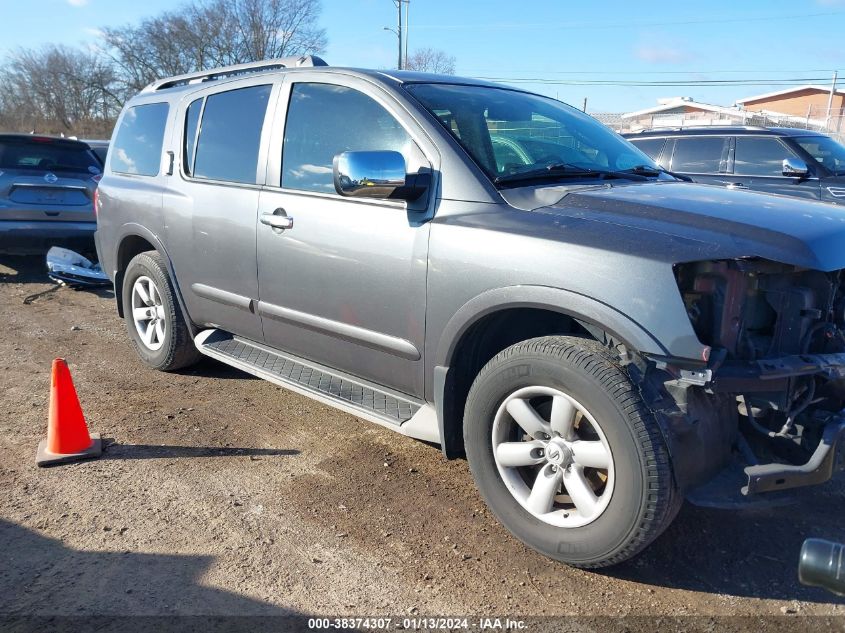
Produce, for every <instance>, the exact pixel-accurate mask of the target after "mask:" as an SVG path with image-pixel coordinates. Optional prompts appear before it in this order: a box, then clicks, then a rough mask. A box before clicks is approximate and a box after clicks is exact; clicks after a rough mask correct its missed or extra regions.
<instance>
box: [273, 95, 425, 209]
mask: <svg viewBox="0 0 845 633" xmlns="http://www.w3.org/2000/svg"><path fill="white" fill-rule="evenodd" d="M365 150H393V151H397V152H401V153H402V154H403V155H404V156H405V161H406V163H408V164H409V165H413V164H417V165H419V164H422V162H424V161H425V158H424V156H423V155H422V152H421V151H420V150H419V148H417V146H416V144H415V143H414V141H413V140H411V137H410V136H409V135H408V133H407V132H406V131H405V129H404V128H403V127H402V126H401V125H400V124H399V122H398V121H397V120H396V119H395V118H394V117H393V115H392V114H390V112H388V111H387V110H385V109H384V108H383V107H382V106H381V105H380V104H379V103H378V102H377V101H375V100H374V99H372V98H371V97H368V96H367V95H365V94H364V93H362V92H359V91H358V90H354V89H352V88H346V87H344V86H335V85H329V84H308V83H297V84H294V85H293V90H292V92H291V97H290V105H289V106H288V115H287V122H286V123H285V140H284V146H283V150H282V152H283V153H282V187H285V188H288V189H299V190H304V191H319V192H323V193H334V191H335V188H334V178H333V175H332V161H333V159H334V157H335V154H339V153H341V152H345V151H365Z"/></svg>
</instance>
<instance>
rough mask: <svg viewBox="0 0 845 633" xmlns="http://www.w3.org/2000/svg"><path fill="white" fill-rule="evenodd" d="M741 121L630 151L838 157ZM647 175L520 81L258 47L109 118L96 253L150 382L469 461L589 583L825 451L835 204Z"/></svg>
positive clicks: (840, 369) (614, 140) (496, 498)
mask: <svg viewBox="0 0 845 633" xmlns="http://www.w3.org/2000/svg"><path fill="white" fill-rule="evenodd" d="M757 132H759V133H757V134H749V135H745V134H740V133H738V132H736V131H731V132H730V133H727V132H726V133H725V135H724V137H718V136H707V135H704V134H702V135H701V138H703V139H704V140H705V144H706V145H707V147H708V148H709V149H708V151H710V155H711V157H710V158H709V159H707V158H701V157H699V158H695V157H693V158H690V159H689V160H688V162H686V163H684V162H683V161H682V160H681V159H682V158H684V157H685V156H687V155H688V154H689V152H687V146H686V143H687V141H688V140H690V139H692V140H696V139H698V137H697V136H696V137H695V138H692V136H693V135H691V137H689V138H688V137H686V136H684V135H682V134H680V133H678V134H674V133H672V134H665V133H664V137H662V138H658V137H655V138H653V139H652V138H651V137H649V140H650V141H652V146H651V151H652V152H654V153H655V155H656V156H658V158H659V160H664V158H663V157H664V155H665V156H667V157H668V158H667V159H666V160H667V161H668V162H666V163H664V164H665V165H667V166H668V167H669V171H671V170H672V169H679V168H683V170H685V171H689V172H691V173H693V174H695V175H702V174H706V172H707V171H708V169H711V168H712V169H713V171H715V172H721V171H724V172H725V174H727V173H730V177H728V178H726V179H727V180H730V181H734V180H733V179H735V178H739V177H745V176H750V177H753V178H754V181H753V182H756V179H757V178H758V177H759V178H767V177H769V178H783V177H784V176H783V175H782V174H780V175H778V174H773V173H768V172H770V171H771V170H772V169H775V170H782V168H783V167H784V165H786V166H787V167H789V169H791V170H793V172H791V173H790V176H789V178H790V179H791V180H794V181H796V182H799V181H802V180H808V179H809V178H808V177H809V175H810V170H812V174H813V177H814V178H817V179H819V180H821V178H822V174H824V177H825V178H828V177H832V178H835V177H836V174H837V173H838V171H839V170H840V160H841V158H840V154H839V153H838V152H839V150H838V149H836V148H835V147H831V146H830V145H829V144H827V142H826V141H824V139H823V137H818V136H815V137H812V138H811V140H810V141H806V139H805V137H806V136H809V135H806V134H805V135H804V136H799V135H797V134H791V133H789V132H786V133H781V134H780V135H776V134H769V133H766V132H764V131H757ZM645 137H646V135H643V140H644V139H645ZM785 138H788V139H789V141H788V142H787V141H786V140H783V139H785ZM747 141H751V142H752V144H753V143H757V144H756V145H754V146H753V147H752V146H750V145H749V146H746V142H747ZM758 141H763V142H764V143H762V144H761V143H759V142H758ZM793 141H794V143H795V145H792V144H788V143H792V142H793ZM772 143H774V144H775V145H772ZM658 146H659V151H657V152H655V150H654V148H656V147H658ZM766 147H769V150H768V151H769V154H768V155H769V156H771V155H772V154H771V152H773V151H774V150H777V151H776V152H774V154H773V155H774V156H775V158H771V157H770V158H766V156H765V155H766V151H765V148H766ZM772 148H774V150H773V149H772ZM799 150H800V151H799ZM785 159H788V160H787V163H783V161H784V160H785ZM684 160H687V159H685V158H684ZM799 160H803V161H804V163H805V165H804V166H802V165H801V164H800V163H799V162H798V161H799ZM676 161H677V162H676ZM811 161H813V162H812V163H811ZM682 163H683V164H682ZM758 163H759V164H762V165H763V167H759V166H756V165H757V164H758ZM686 165H690V166H691V168H690V169H687V168H686ZM773 165H774V166H773ZM805 168H806V170H807V174H801V173H798V172H801V171H802V170H804V169H805ZM748 170H752V173H744V172H747V171H748ZM766 170H768V171H766ZM823 170H824V171H823ZM669 171H667V169H664V168H663V167H661V165H660V164H658V163H657V162H655V161H653V160H652V159H651V158H650V157H649V156H648V155H647V154H646V153H643V152H642V151H641V150H640V149H638V148H637V147H636V146H635V145H632V144H631V143H629V142H627V141H625V140H624V139H622V138H621V137H620V136H619V135H617V134H615V133H613V132H611V131H610V130H609V129H608V128H606V127H604V126H603V125H601V124H599V123H598V122H597V121H595V120H594V119H592V118H590V117H588V116H586V115H585V114H583V113H581V112H580V111H578V110H576V109H573V108H571V107H569V106H566V105H564V104H562V103H560V102H558V101H555V100H553V99H549V98H546V97H542V96H539V95H536V94H532V93H529V92H526V91H522V90H518V89H513V88H507V87H503V86H499V85H496V84H492V83H487V82H483V81H476V80H472V79H459V78H456V77H452V76H440V75H428V74H420V73H410V72H401V71H396V72H393V71H366V70H353V69H344V68H330V67H326V66H325V63H324V62H322V60H319V59H317V58H310V57H306V58H291V59H283V60H273V61H271V62H265V63H258V64H251V65H241V66H237V67H231V68H226V69H215V70H212V71H208V72H202V73H194V74H190V75H184V76H180V77H173V78H168V79H163V80H161V81H157V82H155V83H154V84H152V85H150V86H148V87H147V88H146V89H144V90H143V91H142V92H141V93H140V94H138V95H137V96H136V97H135V98H133V99H132V100H131V101H129V102H128V103H127V104H126V106H125V108H124V110H123V112H122V113H121V115H120V118H119V120H118V122H117V127H116V132H115V135H114V140H113V147H112V151H111V152H110V153H109V160H108V161H107V164H106V166H105V171H104V175H103V178H102V180H101V182H100V185H99V195H98V197H97V201H96V203H95V204H96V208H97V233H96V242H97V251H98V253H99V256H100V262H101V264H102V268H103V270H104V271H105V272H106V273H107V274H108V276H109V278H110V279H111V280H112V282H113V284H114V291H115V297H116V306H117V312H118V314H119V315H120V316H121V317H122V318H123V319H124V320H125V323H126V328H127V333H128V336H129V338H130V340H131V342H132V344H133V346H134V348H135V350H136V352H137V354H138V357H139V358H140V359H141V361H142V362H143V363H145V364H146V365H147V366H148V367H150V368H154V369H158V370H162V371H172V370H176V369H179V368H182V367H185V366H188V365H190V364H192V363H194V362H196V361H197V360H198V358H200V355H203V354H204V355H207V356H210V357H213V358H216V359H218V360H220V361H222V362H224V363H227V364H229V365H232V366H234V367H237V368H239V369H242V370H243V371H246V372H249V373H252V374H254V375H256V376H259V377H261V378H264V379H266V380H269V381H271V382H274V383H276V384H278V385H281V386H283V387H286V388H288V389H291V390H294V391H297V392H300V393H302V394H305V395H307V396H309V397H312V398H315V399H317V400H320V401H322V402H324V403H327V404H329V405H331V406H334V407H337V408H338V409H341V410H344V411H347V412H350V413H353V414H354V415H357V416H359V417H361V418H364V419H366V420H370V421H373V422H375V423H378V424H381V425H383V426H385V427H387V428H389V429H393V430H395V431H397V432H398V433H400V434H404V435H408V436H411V437H415V438H419V439H422V440H426V441H429V442H434V443H437V444H439V445H440V446H441V447H442V450H443V452H444V455H445V456H446V457H448V458H453V457H457V456H460V455H466V457H467V459H468V461H469V466H470V469H471V471H472V474H473V477H474V479H475V481H476V483H477V485H478V488H479V490H480V491H481V494H482V496H483V498H484V499H485V501H486V502H487V504H488V505H489V507H490V508H491V509H492V511H493V512H494V513H495V514H496V516H497V517H498V518H499V519H500V520H501V522H502V523H503V524H504V525H505V526H506V527H507V528H508V529H509V530H510V531H511V532H512V533H513V534H514V535H515V536H516V537H517V538H519V539H521V540H522V541H524V542H525V543H527V544H529V545H530V546H531V547H533V548H535V549H537V550H538V551H540V552H543V553H544V554H546V555H548V556H550V557H553V558H556V559H558V560H561V561H565V562H567V563H570V564H573V565H578V566H582V567H601V566H607V565H612V564H616V563H619V562H621V561H624V560H627V559H629V558H630V557H632V556H634V555H636V554H637V553H638V552H640V551H641V550H642V549H643V548H645V547H647V546H648V545H649V543H651V542H652V541H653V540H654V539H655V538H656V537H657V536H658V535H659V534H661V533H662V532H663V531H664V530H665V528H666V527H667V526H668V525H669V524H670V523H671V522H672V520H673V519H674V517H675V515H676V513H677V511H678V509H679V507H680V504H681V501H682V500H683V499H684V497H685V496H686V495H689V494H691V493H695V495H696V497H697V498H699V499H701V498H702V497H703V498H705V499H706V500H707V501H708V503H709V504H710V505H719V504H722V505H725V506H728V507H736V505H737V503H738V502H737V499H738V498H739V499H741V500H745V501H746V502H752V501H754V500H757V499H761V498H762V499H766V498H767V497H770V496H771V495H781V494H783V493H785V492H786V491H789V490H791V489H796V488H801V487H805V486H812V485H817V484H820V483H823V482H825V481H827V480H829V479H830V478H831V477H833V476H834V474H835V473H836V472H838V471H839V470H840V469H842V468H843V464H845V459H843V451H845V449H843V444H845V440H843V437H845V419H844V418H843V417H842V413H841V412H842V410H843V408H845V285H843V282H844V281H845V274H843V269H845V249H843V248H842V246H843V242H845V222H843V220H845V215H843V213H842V212H841V211H840V210H838V209H836V208H835V207H833V206H831V205H825V204H821V203H818V202H811V201H809V200H801V199H798V198H794V197H793V198H790V197H785V196H770V195H762V194H759V193H752V192H748V191H738V190H736V187H734V188H733V189H730V188H725V187H712V186H706V185H703V184H696V183H690V182H684V181H682V180H679V179H678V178H676V177H675V176H673V175H672V174H671V173H669ZM759 172H764V173H759ZM735 182H739V181H738V180H736V181H735ZM795 186H796V188H799V187H801V186H803V185H800V184H795ZM816 186H818V187H821V183H820V182H818V183H816ZM828 186H831V185H829V184H825V189H827V187H828ZM748 188H751V186H750V185H749V187H748ZM820 195H821V194H818V195H815V196H809V195H808V196H807V197H816V198H818V197H820ZM139 379H141V378H140V377H139ZM337 442H342V438H332V437H329V438H327V440H326V446H325V450H326V454H327V455H328V456H329V457H330V456H331V455H332V452H333V451H334V450H335V445H336V443H337ZM714 482H716V483H717V484H718V485H713V484H714ZM783 520H784V521H788V520H789V516H788V515H784V519H783Z"/></svg>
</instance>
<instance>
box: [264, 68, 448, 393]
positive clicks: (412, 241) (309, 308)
mask: <svg viewBox="0 0 845 633" xmlns="http://www.w3.org/2000/svg"><path fill="white" fill-rule="evenodd" d="M298 76H302V75H298ZM367 86H368V84H364V83H362V82H360V81H356V80H354V79H352V78H338V79H337V80H333V83H332V84H327V83H325V80H323V81H317V80H316V79H315V81H305V80H302V81H300V82H298V83H292V84H291V85H290V86H289V89H287V88H286V90H285V91H284V93H283V94H284V95H285V96H283V98H282V100H280V103H279V108H278V110H279V112H280V113H282V114H281V116H285V113H286V121H285V122H283V123H284V132H283V133H281V132H280V131H279V130H278V127H277V129H276V131H274V138H277V143H276V144H274V145H273V146H271V159H270V160H271V165H270V167H269V168H268V173H275V174H278V177H279V179H280V180H279V183H278V184H280V185H282V186H281V187H271V186H269V185H270V183H268V186H267V187H265V189H264V190H263V191H262V192H261V195H260V200H259V204H258V207H259V221H258V232H257V241H258V282H259V298H260V301H259V304H258V312H259V314H260V315H261V320H262V324H263V329H264V337H265V341H266V342H267V344H269V345H271V346H273V347H276V348H279V349H281V350H286V351H289V352H291V353H293V354H296V355H298V356H302V357H305V358H308V359H311V360H314V361H316V362H319V363H322V364H324V365H327V366H330V367H334V368H337V369H339V370H342V371H344V372H347V373H349V374H353V375H357V376H360V377H362V378H364V379H366V380H370V381H372V382H376V383H379V384H382V385H384V386H386V387H390V388H392V389H395V390H398V391H401V392H404V393H407V394H410V395H414V396H422V395H423V393H424V385H423V378H424V372H423V361H422V350H423V343H424V339H425V296H426V270H427V253H428V233H429V226H428V220H429V219H430V217H431V213H432V212H433V208H434V196H433V195H430V196H427V197H425V198H423V199H421V200H420V201H418V202H416V203H414V204H407V203H405V202H402V201H394V200H377V199H365V198H356V199H351V198H343V197H341V196H339V195H338V194H337V193H336V192H335V191H334V186H333V180H332V173H331V165H332V159H333V157H334V156H335V155H336V154H337V153H340V152H342V151H355V150H395V151H400V152H402V154H403V155H404V156H405V160H406V167H407V169H408V171H409V173H415V172H419V171H420V170H430V169H431V168H432V166H433V162H434V161H432V160H430V159H429V158H428V157H427V155H426V154H424V153H423V151H422V150H421V149H420V146H419V144H418V143H417V142H416V140H415V138H416V137H413V136H412V135H411V134H410V133H409V131H408V129H409V127H410V124H409V123H408V122H407V121H402V122H400V117H401V116H402V115H401V112H400V111H399V109H398V107H396V106H395V104H392V103H391V102H390V100H389V99H388V98H387V97H386V96H385V95H383V94H380V93H378V94H376V93H374V92H373V91H372V90H371V89H368V88H367ZM376 97H378V98H376ZM285 100H287V103H282V101H285ZM276 125H277V126H278V125H280V123H279V121H277V123H276ZM417 140H418V139H417ZM283 144H284V152H282V146H283ZM277 151H278V155H280V156H281V158H282V160H281V165H280V166H277V167H278V169H276V168H275V167H274V166H273V165H272V160H273V156H275V155H276V152H277ZM273 213H275V214H276V215H277V216H279V215H281V214H282V213H284V214H285V215H287V216H288V217H289V218H292V227H291V228H287V229H284V230H280V229H278V228H274V227H273V226H269V225H267V224H264V223H263V222H262V220H265V221H270V220H269V219H267V218H263V217H262V216H263V215H264V214H273Z"/></svg>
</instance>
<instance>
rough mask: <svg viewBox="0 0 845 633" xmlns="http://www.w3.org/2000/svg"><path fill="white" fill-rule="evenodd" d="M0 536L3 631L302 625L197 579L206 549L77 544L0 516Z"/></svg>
mask: <svg viewBox="0 0 845 633" xmlns="http://www.w3.org/2000/svg"><path fill="white" fill-rule="evenodd" d="M0 543H2V544H3V548H2V554H0V559H2V565H0V595H2V602H0V626H2V627H3V630H12V631H15V630H20V631H29V630H33V631H34V630H51V631H54V630H61V631H64V630H68V631H70V630H77V631H80V630H133V631H134V630H160V629H162V628H165V629H166V630H198V631H200V630H202V631H216V630H253V631H255V630H304V629H305V628H306V626H305V625H306V624H307V617H308V616H307V615H306V614H302V613H299V612H296V611H292V610H288V609H284V608H280V607H277V606H275V605H272V604H269V603H266V602H262V601H259V600H254V599H252V598H247V597H244V596H241V595H238V594H235V593H231V592H229V591H225V590H222V589H217V588H214V587H206V586H202V585H201V584H200V579H201V578H202V577H203V575H204V574H205V573H206V572H207V571H208V569H209V567H210V566H211V565H212V563H213V562H214V557H212V556H185V555H162V554H140V553H132V552H128V551H125V552H89V551H79V550H74V549H70V548H67V547H65V546H64V545H63V544H62V543H61V542H60V541H58V540H55V539H52V538H46V537H44V536H41V535H40V534H38V533H36V532H34V531H32V530H29V529H26V528H23V527H20V526H18V525H15V524H14V523H10V522H8V521H1V520H0ZM68 616H72V617H68ZM92 616H96V617H92ZM109 616H119V617H117V618H110V617H109ZM137 616H167V617H157V618H150V617H146V618H145V617H137ZM188 616H191V617H188ZM198 616H229V617H228V618H225V619H219V620H214V619H209V618H206V617H198ZM232 616H237V617H232ZM247 616H252V617H247ZM262 623H263V624H262ZM109 624H112V625H116V626H109ZM215 624H216V625H218V626H214V625H215ZM45 625H48V626H45ZM209 625H211V626H209ZM223 625H227V626H223ZM268 625H272V629H271V628H270V626H268Z"/></svg>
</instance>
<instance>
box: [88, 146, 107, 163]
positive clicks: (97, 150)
mask: <svg viewBox="0 0 845 633" xmlns="http://www.w3.org/2000/svg"><path fill="white" fill-rule="evenodd" d="M91 151H92V152H94V155H95V156H96V157H97V158H98V159H99V160H100V162H101V163H102V164H103V165H105V164H106V156H108V153H109V147H108V145H106V146H105V147H101V146H99V145H98V146H97V147H92V148H91Z"/></svg>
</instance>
